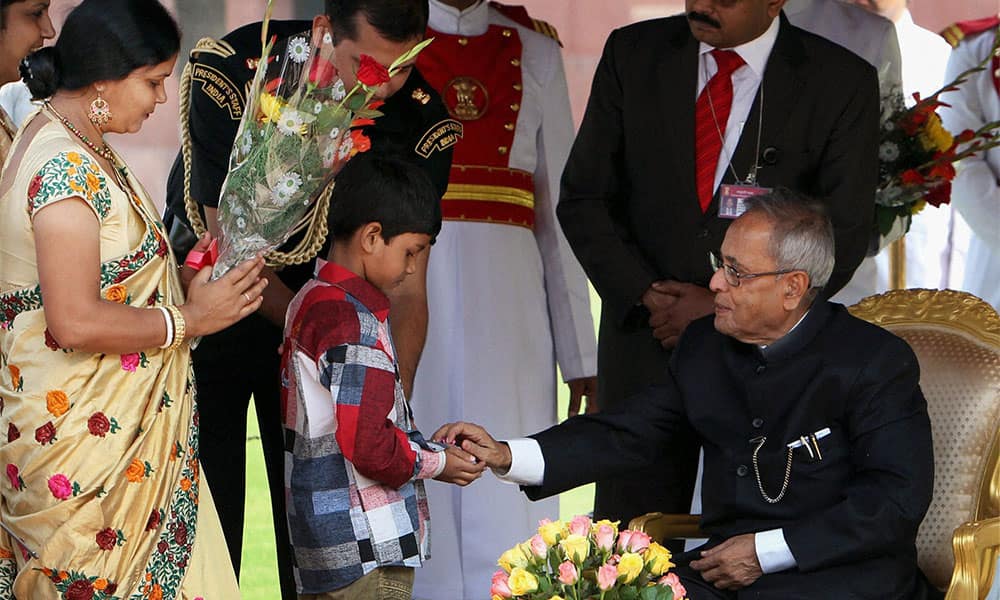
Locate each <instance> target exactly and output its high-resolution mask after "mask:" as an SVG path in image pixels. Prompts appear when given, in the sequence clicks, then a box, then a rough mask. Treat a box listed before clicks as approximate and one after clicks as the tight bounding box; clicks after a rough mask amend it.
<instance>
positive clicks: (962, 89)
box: [941, 35, 1000, 252]
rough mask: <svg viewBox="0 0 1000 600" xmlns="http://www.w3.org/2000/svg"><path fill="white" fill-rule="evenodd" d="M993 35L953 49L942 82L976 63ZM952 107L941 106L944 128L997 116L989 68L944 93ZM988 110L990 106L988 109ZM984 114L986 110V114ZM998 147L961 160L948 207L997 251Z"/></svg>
mask: <svg viewBox="0 0 1000 600" xmlns="http://www.w3.org/2000/svg"><path fill="white" fill-rule="evenodd" d="M992 39H993V38H992V36H989V35H985V36H984V39H975V40H971V41H969V42H966V43H963V44H961V45H959V46H958V47H957V48H955V49H954V50H953V51H952V53H951V58H950V59H949V60H948V69H947V71H946V73H945V81H952V80H953V79H955V77H956V76H957V75H958V74H959V73H961V72H962V71H965V70H967V69H970V68H972V67H975V66H976V65H977V64H978V63H979V62H980V61H981V60H982V59H983V58H984V57H985V56H986V53H988V52H989V49H990V47H991V44H989V43H986V42H991V41H992ZM942 100H943V101H944V102H946V103H947V104H950V105H951V107H950V108H949V107H944V108H942V109H941V119H942V121H943V123H944V126H945V128H946V129H948V131H950V132H952V133H953V134H956V135H957V134H958V133H959V132H961V131H963V130H965V129H972V130H973V131H975V130H977V129H979V128H980V127H982V126H983V125H985V124H986V123H988V122H990V121H992V120H995V119H998V118H1000V96H998V94H997V91H996V89H995V88H994V87H993V82H992V81H991V80H990V72H989V71H988V70H987V71H980V72H978V73H973V74H972V75H971V76H970V77H969V79H968V81H966V82H965V83H964V84H962V85H961V86H959V88H958V90H956V91H954V92H948V93H946V94H944V95H943V97H942ZM991 109H992V110H991ZM988 112H989V113H990V114H988ZM998 167H1000V148H993V149H991V150H990V151H989V152H986V153H983V152H980V153H979V154H976V155H974V156H970V157H968V158H966V159H964V160H962V161H961V162H960V163H959V165H958V173H957V175H956V176H955V179H954V181H953V182H952V192H951V197H952V205H953V206H954V207H955V210H957V211H958V212H959V213H961V215H962V216H963V217H964V218H965V220H966V221H967V222H968V224H969V227H971V228H972V230H973V232H975V234H976V235H977V236H978V237H979V238H980V239H981V240H982V241H983V242H985V243H986V244H987V245H988V246H989V247H990V248H991V249H992V251H993V252H1000V184H998V179H1000V168H998Z"/></svg>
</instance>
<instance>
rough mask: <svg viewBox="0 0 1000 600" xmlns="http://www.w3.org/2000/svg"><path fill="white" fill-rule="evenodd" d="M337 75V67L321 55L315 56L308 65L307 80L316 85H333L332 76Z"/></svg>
mask: <svg viewBox="0 0 1000 600" xmlns="http://www.w3.org/2000/svg"><path fill="white" fill-rule="evenodd" d="M336 76H337V67H335V66H333V63H332V62H330V61H328V60H326V59H325V58H323V57H322V56H317V57H316V60H314V61H313V63H312V66H310V67H309V82H310V83H312V84H313V85H315V86H316V87H321V88H322V87H329V86H331V85H333V78H334V77H336Z"/></svg>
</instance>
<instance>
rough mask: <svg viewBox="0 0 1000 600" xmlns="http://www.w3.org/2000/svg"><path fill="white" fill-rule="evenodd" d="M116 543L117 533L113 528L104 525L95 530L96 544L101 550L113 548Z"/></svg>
mask: <svg viewBox="0 0 1000 600" xmlns="http://www.w3.org/2000/svg"><path fill="white" fill-rule="evenodd" d="M117 543H118V533H117V532H115V530H114V529H111V528H110V527H105V528H104V529H102V530H100V531H98V532H97V546H98V547H99V548H100V549H101V550H114V549H115V544H117Z"/></svg>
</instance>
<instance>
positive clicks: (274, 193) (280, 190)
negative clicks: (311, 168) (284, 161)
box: [271, 171, 302, 206]
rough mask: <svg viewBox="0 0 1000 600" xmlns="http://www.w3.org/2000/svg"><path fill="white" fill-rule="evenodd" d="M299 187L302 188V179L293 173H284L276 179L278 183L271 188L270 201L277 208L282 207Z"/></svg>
mask: <svg viewBox="0 0 1000 600" xmlns="http://www.w3.org/2000/svg"><path fill="white" fill-rule="evenodd" d="M300 187H302V177H301V176H300V175H299V174H298V173H296V172H294V171H292V172H290V173H286V174H284V175H282V176H281V177H280V178H278V182H277V183H275V184H274V187H273V188H271V199H272V200H274V203H275V204H277V205H278V206H284V205H285V204H287V203H288V201H289V200H291V198H292V196H294V195H295V192H297V191H299V188H300Z"/></svg>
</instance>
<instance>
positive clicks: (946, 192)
mask: <svg viewBox="0 0 1000 600" xmlns="http://www.w3.org/2000/svg"><path fill="white" fill-rule="evenodd" d="M924 199H925V200H927V204H930V205H931V206H941V205H942V204H948V202H950V201H951V182H950V181H946V182H944V183H942V184H941V185H939V186H937V187H935V188H932V189H931V190H930V191H929V192H927V195H926V196H924Z"/></svg>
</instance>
